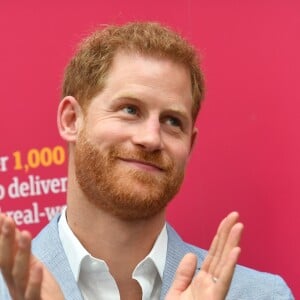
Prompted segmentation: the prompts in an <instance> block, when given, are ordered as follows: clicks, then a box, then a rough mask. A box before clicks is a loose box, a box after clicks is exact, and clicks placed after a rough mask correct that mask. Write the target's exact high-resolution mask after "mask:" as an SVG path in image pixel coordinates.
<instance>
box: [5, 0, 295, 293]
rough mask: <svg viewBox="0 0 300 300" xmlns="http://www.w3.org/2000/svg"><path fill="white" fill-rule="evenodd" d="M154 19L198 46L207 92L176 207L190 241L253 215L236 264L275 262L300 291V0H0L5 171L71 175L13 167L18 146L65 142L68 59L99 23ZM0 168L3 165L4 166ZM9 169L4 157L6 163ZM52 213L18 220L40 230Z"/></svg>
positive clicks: (52, 201)
mask: <svg viewBox="0 0 300 300" xmlns="http://www.w3.org/2000/svg"><path fill="white" fill-rule="evenodd" d="M129 20H154V21H160V22H162V23H164V24H167V25H169V26H171V27H173V28H174V29H176V30H178V31H179V32H181V33H182V34H183V35H184V36H185V37H186V38H188V39H189V40H190V41H191V42H192V43H194V44H195V45H196V47H197V48H198V49H199V50H200V51H201V53H202V60H203V68H204V70H205V74H206V81H207V96H206V100H205V104H204V106H203V109H202V112H201V114H200V117H199V119H198V122H197V125H198V127H199V132H200V134H199V140H198V143H197V145H196V148H195V150H194V155H193V158H192V159H191V162H190V165H189V169H188V173H187V176H186V181H185V183H184V186H183V188H182V190H181V192H180V194H179V195H178V197H177V198H176V200H174V202H173V203H172V204H171V205H170V208H169V212H168V219H169V221H170V222H171V223H172V224H173V225H174V226H175V227H176V229H177V230H178V231H179V232H180V233H181V235H182V236H183V237H184V239H185V240H187V241H189V242H191V243H194V244H196V245H198V246H201V247H208V245H209V242H210V240H211V238H212V236H213V234H214V232H215V229H216V227H217V224H218V222H219V220H220V219H221V218H222V217H223V216H225V215H226V214H227V213H228V212H229V211H232V210H237V211H239V212H240V214H241V219H242V221H243V222H244V224H245V233H244V238H243V241H242V251H243V252H242V256H241V259H240V263H242V264H245V265H247V266H250V267H253V268H256V269H259V270H264V271H268V272H273V273H278V274H280V275H281V276H283V277H284V278H285V280H286V281H287V283H288V284H289V286H290V287H291V288H292V290H293V292H294V294H295V297H296V298H297V296H300V287H299V284H297V283H298V281H299V278H300V266H299V253H300V241H299V236H300V218H299V210H300V204H299V199H300V184H299V179H300V158H299V153H300V136H299V128H300V92H299V86H300V59H299V55H300V4H299V1H289V0H285V1H278V0H277V1H275V0H272V1H271V0H270V1H267V0H261V1H233V0H232V1H230V0H228V1H217V0H214V1H211V0H204V1H197V0H187V1H184V0H175V1H137V0H127V1H121V0H113V1H107V3H105V2H104V1H91V0H86V1H49V2H48V3H46V2H45V1H33V0H29V1H16V0H15V1H13V0H12V1H8V0H3V1H1V4H0V30H1V47H0V66H1V71H0V80H1V98H2V99H1V103H2V105H1V110H0V134H1V144H0V158H1V157H4V156H7V157H9V160H8V163H7V166H6V167H7V170H6V171H0V185H2V187H3V188H6V187H7V186H8V185H9V184H10V183H11V181H12V178H13V177H14V176H17V177H18V180H19V181H20V182H21V181H23V180H27V178H28V176H29V175H35V176H37V175H38V176H40V178H53V177H64V176H66V164H64V165H63V166H55V165H53V166H50V167H42V166H41V167H39V168H37V169H32V170H29V172H27V173H26V172H24V171H18V170H14V163H13V156H12V153H13V152H15V151H20V153H22V156H26V154H27V153H28V151H30V149H33V148H36V149H42V148H43V147H50V148H53V147H55V146H57V145H63V143H62V141H61V140H60V138H59V136H58V134H57V131H56V125H55V124H56V123H55V122H56V121H55V118H56V107H57V103H58V102H59V99H60V83H61V78H62V73H63V69H64V66H65V65H66V63H67V61H68V59H69V58H70V56H71V54H72V53H73V51H74V49H75V45H76V44H77V43H78V41H79V40H80V39H81V38H82V37H83V36H85V35H86V34H87V33H88V32H90V31H91V30H93V29H94V28H96V27H97V25H99V24H103V23H123V22H125V21H129ZM0 167H1V165H0ZM0 169H1V168H0ZM64 201H65V195H64V194H63V193H58V194H53V193H52V194H51V193H49V194H48V195H44V196H33V197H26V198H25V197H24V198H16V199H11V198H9V197H8V196H6V197H4V198H3V199H0V208H1V210H2V211H14V210H18V209H23V210H24V209H26V208H28V207H31V206H32V203H33V202H38V203H39V205H40V207H41V208H42V207H45V206H56V205H63V204H64ZM44 224H46V220H45V219H43V220H41V223H38V224H33V225H26V226H25V225H22V226H21V227H22V228H26V229H29V230H30V231H31V232H32V233H33V234H36V233H37V232H38V231H39V229H40V228H41V227H42V226H43V225H44Z"/></svg>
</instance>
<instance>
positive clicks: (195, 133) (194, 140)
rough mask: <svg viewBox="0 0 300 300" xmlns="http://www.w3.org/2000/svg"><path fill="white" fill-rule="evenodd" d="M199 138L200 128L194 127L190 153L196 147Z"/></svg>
mask: <svg viewBox="0 0 300 300" xmlns="http://www.w3.org/2000/svg"><path fill="white" fill-rule="evenodd" d="M197 139H198V128H196V127H194V128H193V132H192V137H191V148H190V155H191V153H192V151H193V149H194V147H195V144H196V141H197Z"/></svg>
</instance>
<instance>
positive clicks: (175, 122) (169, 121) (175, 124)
mask: <svg viewBox="0 0 300 300" xmlns="http://www.w3.org/2000/svg"><path fill="white" fill-rule="evenodd" d="M166 124H168V125H170V126H173V127H179V128H181V127H182V122H181V120H179V119H178V118H175V117H167V118H166Z"/></svg>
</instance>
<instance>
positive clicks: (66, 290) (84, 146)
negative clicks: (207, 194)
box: [0, 23, 293, 300]
mask: <svg viewBox="0 0 300 300" xmlns="http://www.w3.org/2000/svg"><path fill="white" fill-rule="evenodd" d="M203 91H204V87H203V77H202V73H201V71H200V69H199V67H198V60H197V56H196V54H195V51H194V49H193V48H192V47H191V46H190V45H189V44H188V43H187V42H186V41H184V40H183V39H182V38H181V37H180V36H178V35H177V34H176V33H174V32H172V31H171V30H169V29H167V28H164V27H162V26H160V25H158V24H154V23H129V24H126V25H123V26H108V27H106V28H104V29H103V30H100V31H97V32H96V33H94V34H93V35H92V36H90V37H88V38H87V39H86V40H85V41H84V42H83V43H82V44H81V46H80V48H79V50H78V52H77V53H76V55H75V56H74V57H73V59H72V60H71V62H70V63H69V65H68V67H67V69H66V73H65V79H64V84H63V99H62V101H61V103H60V105H59V108H58V128H59V132H60V135H61V136H62V138H63V139H64V140H65V141H67V143H68V147H69V164H68V192H67V209H66V211H63V213H62V214H61V215H60V216H57V217H56V218H54V219H53V220H52V222H51V223H50V224H49V225H48V226H47V227H46V228H45V229H44V230H43V231H42V232H41V233H40V234H39V236H38V237H37V238H36V239H34V241H33V244H32V252H33V254H34V256H33V255H31V252H30V249H31V246H30V240H31V237H30V235H29V233H27V232H19V231H18V230H17V229H15V226H14V223H13V221H12V220H11V219H10V218H8V217H5V216H4V215H2V216H1V218H0V227H2V229H1V236H0V268H1V270H2V275H3V277H4V280H5V282H6V286H5V285H4V283H3V281H2V283H1V284H2V285H0V288H1V291H0V295H1V299H9V298H10V296H9V293H10V295H11V296H12V298H13V299H17V300H20V299H30V300H35V299H64V298H65V299H72V300H73V299H168V300H170V299H172V300H176V299H224V298H225V297H226V294H227V292H228V289H229V286H230V283H231V280H232V283H231V286H230V289H229V292H228V295H227V299H293V297H292V295H291V293H290V291H289V289H288V287H287V286H286V285H285V283H284V282H283V280H282V279H280V278H279V277H276V276H273V275H269V274H263V273H259V272H256V271H254V270H250V269H247V268H243V267H240V266H237V267H236V268H235V264H236V261H237V258H238V255H239V252H240V248H239V247H238V245H239V240H240V237H241V233H242V228H243V226H242V224H241V223H239V222H238V214H237V213H231V214H230V215H228V216H227V218H225V219H224V221H223V222H222V223H221V225H220V227H219V229H218V232H217V235H216V237H215V238H214V240H213V242H212V246H211V248H210V251H209V254H208V255H207V253H206V252H205V251H204V250H202V249H199V248H196V247H194V246H191V245H188V244H185V243H184V242H183V241H182V240H181V239H180V238H179V236H178V235H177V234H176V232H175V231H174V230H173V229H172V228H171V227H170V226H169V225H168V224H166V221H165V209H166V206H167V204H168V202H169V201H170V200H171V199H172V198H173V196H174V195H175V194H176V193H177V192H178V190H179V188H180V185H181V183H182V180H183V177H184V171H185V167H186V164H187V161H188V158H189V155H190V153H191V150H192V147H193V144H194V141H195V139H196V136H197V129H196V128H195V120H196V117H197V114H198V111H199V108H200V103H201V100H202V98H203ZM191 253H193V254H191ZM205 256H206V258H205ZM180 261H181V262H180ZM234 269H235V271H234ZM199 270H200V271H199ZM233 273H234V274H233ZM195 274H196V275H195ZM194 275H195V276H194ZM232 276H233V279H232ZM174 278H175V279H174ZM6 287H7V288H8V289H7V288H6Z"/></svg>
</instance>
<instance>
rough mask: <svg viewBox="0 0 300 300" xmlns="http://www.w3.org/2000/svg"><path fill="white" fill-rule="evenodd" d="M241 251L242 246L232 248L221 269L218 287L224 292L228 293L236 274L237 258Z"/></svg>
mask: <svg viewBox="0 0 300 300" xmlns="http://www.w3.org/2000/svg"><path fill="white" fill-rule="evenodd" d="M240 253H241V248H240V247H235V248H233V249H231V251H230V253H229V255H228V257H227V260H226V262H225V264H224V266H223V268H222V270H221V273H220V275H219V278H218V281H217V282H216V286H217V288H218V289H219V290H220V291H221V293H222V294H224V295H226V294H227V292H228V290H229V288H230V283H231V280H232V277H233V274H234V269H235V266H236V264H237V260H238V258H239V255H240Z"/></svg>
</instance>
